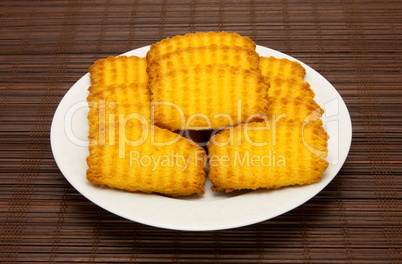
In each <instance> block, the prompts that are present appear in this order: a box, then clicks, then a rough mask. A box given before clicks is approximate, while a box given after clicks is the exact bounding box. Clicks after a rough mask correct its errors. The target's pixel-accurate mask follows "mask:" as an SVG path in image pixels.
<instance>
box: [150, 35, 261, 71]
mask: <svg viewBox="0 0 402 264" xmlns="http://www.w3.org/2000/svg"><path fill="white" fill-rule="evenodd" d="M214 44H215V45H226V46H238V47H243V48H247V49H251V50H255V47H256V44H255V43H254V41H252V40H251V39H250V38H248V37H245V36H241V35H239V34H237V33H228V32H224V31H223V32H218V33H217V32H198V33H189V34H186V35H177V36H174V37H172V38H166V39H163V40H161V41H159V42H157V43H155V44H152V45H151V48H150V50H149V51H148V53H147V60H148V63H149V64H151V63H153V62H154V60H156V59H157V58H158V57H160V56H162V55H164V54H167V53H172V52H174V51H176V50H177V49H181V48H187V47H200V46H209V45H214Z"/></svg>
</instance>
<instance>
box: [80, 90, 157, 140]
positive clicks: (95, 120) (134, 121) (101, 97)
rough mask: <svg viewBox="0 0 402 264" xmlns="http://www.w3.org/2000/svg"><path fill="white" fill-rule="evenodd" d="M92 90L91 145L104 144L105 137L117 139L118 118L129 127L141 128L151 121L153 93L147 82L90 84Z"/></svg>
mask: <svg viewBox="0 0 402 264" xmlns="http://www.w3.org/2000/svg"><path fill="white" fill-rule="evenodd" d="M89 90H90V94H89V95H88V97H87V101H88V104H89V108H90V110H89V113H88V121H89V139H90V141H91V142H92V144H91V145H93V144H99V145H105V144H106V141H108V142H110V141H112V140H113V141H114V142H117V140H118V137H119V134H118V133H119V127H118V121H119V119H120V120H121V122H120V123H122V122H124V123H125V126H126V127H129V128H134V127H139V128H142V127H143V126H148V124H150V123H151V102H150V96H151V93H150V91H149V89H148V85H147V84H139V83H131V84H115V85H110V86H106V87H105V86H91V87H90V88H89ZM109 137H116V138H109ZM131 140H135V139H131Z"/></svg>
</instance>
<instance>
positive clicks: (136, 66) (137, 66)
mask: <svg viewBox="0 0 402 264" xmlns="http://www.w3.org/2000/svg"><path fill="white" fill-rule="evenodd" d="M146 70H147V60H146V58H140V57H137V56H119V57H108V58H104V59H99V60H97V61H95V62H94V64H93V65H92V66H91V67H90V68H89V73H90V74H91V76H90V78H91V83H92V85H96V86H108V85H112V84H128V83H147V82H148V74H147V72H146Z"/></svg>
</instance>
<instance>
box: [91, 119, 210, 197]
mask: <svg viewBox="0 0 402 264" xmlns="http://www.w3.org/2000/svg"><path fill="white" fill-rule="evenodd" d="M151 131H152V132H151ZM126 133H127V134H130V133H132V131H126ZM134 133H135V132H134ZM145 135H146V136H147V138H146V139H145V141H144V142H141V143H140V144H137V142H128V141H126V142H124V141H123V142H122V141H120V142H119V144H115V145H110V144H106V145H105V146H94V147H93V148H92V149H91V155H90V156H89V157H88V158H87V163H88V167H89V168H88V170H87V179H88V180H89V181H90V182H92V183H94V184H98V185H101V186H108V187H111V188H116V189H123V190H126V191H141V192H145V193H153V192H155V193H161V194H167V195H172V196H184V195H191V194H199V195H201V194H203V193H204V188H203V185H204V182H205V172H204V170H203V168H204V159H205V151H204V150H203V149H202V148H201V147H199V146H196V145H194V144H193V143H191V142H190V141H189V140H188V139H186V138H183V137H181V136H180V135H178V134H175V133H173V132H170V131H168V130H165V129H162V128H158V127H156V126H152V127H149V130H147V131H145ZM128 137H130V135H128ZM177 139H178V140H177ZM153 141H155V142H159V143H160V145H155V142H153Z"/></svg>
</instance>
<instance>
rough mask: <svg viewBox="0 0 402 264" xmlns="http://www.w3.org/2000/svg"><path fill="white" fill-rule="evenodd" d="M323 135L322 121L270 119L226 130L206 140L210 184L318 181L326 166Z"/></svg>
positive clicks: (237, 186)
mask: <svg viewBox="0 0 402 264" xmlns="http://www.w3.org/2000/svg"><path fill="white" fill-rule="evenodd" d="M327 139H328V135H327V133H326V132H325V130H324V129H323V127H322V121H321V120H316V121H313V122H310V123H302V122H300V121H297V120H291V119H281V120H270V121H266V122H254V123H248V124H242V125H239V126H235V127H231V128H228V129H225V130H223V131H222V132H220V133H218V134H216V135H214V136H213V137H212V138H211V139H210V141H209V143H208V152H209V168H210V170H209V178H210V179H211V181H212V183H213V186H212V189H213V190H214V191H226V192H230V191H233V190H241V189H251V190H255V189H259V188H268V189H277V188H281V187H285V186H290V185H304V184H312V183H315V182H317V181H320V180H321V177H322V174H323V172H324V171H325V169H326V168H327V166H328V162H327V161H326V160H325V159H324V158H325V157H326V155H327Z"/></svg>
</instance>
